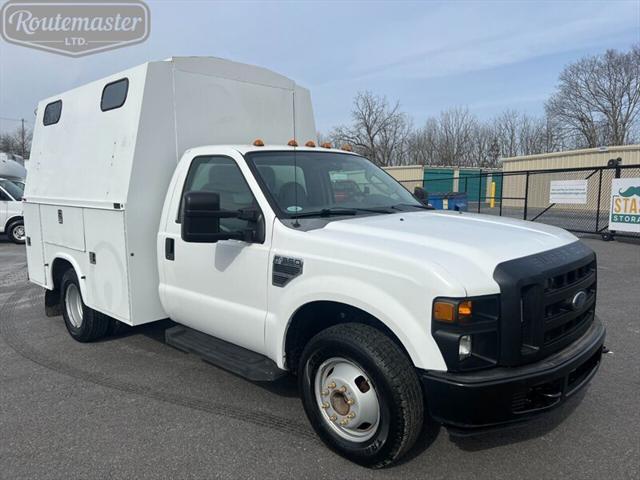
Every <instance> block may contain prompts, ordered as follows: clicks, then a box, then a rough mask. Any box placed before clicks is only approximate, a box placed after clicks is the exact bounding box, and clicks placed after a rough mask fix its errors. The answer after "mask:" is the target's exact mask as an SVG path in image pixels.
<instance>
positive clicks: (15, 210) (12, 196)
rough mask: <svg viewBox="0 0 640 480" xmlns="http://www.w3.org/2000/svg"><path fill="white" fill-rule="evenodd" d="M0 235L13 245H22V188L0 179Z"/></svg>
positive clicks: (23, 236)
mask: <svg viewBox="0 0 640 480" xmlns="http://www.w3.org/2000/svg"><path fill="white" fill-rule="evenodd" d="M0 233H4V234H6V235H7V236H8V237H9V240H11V241H12V242H14V243H24V239H25V234H24V222H23V220H22V187H21V186H20V185H19V184H18V183H16V182H12V181H11V180H8V179H6V178H0Z"/></svg>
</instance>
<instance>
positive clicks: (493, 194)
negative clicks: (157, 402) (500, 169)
mask: <svg viewBox="0 0 640 480" xmlns="http://www.w3.org/2000/svg"><path fill="white" fill-rule="evenodd" d="M489 206H490V207H491V208H493V207H495V206H496V182H491V201H490V202H489Z"/></svg>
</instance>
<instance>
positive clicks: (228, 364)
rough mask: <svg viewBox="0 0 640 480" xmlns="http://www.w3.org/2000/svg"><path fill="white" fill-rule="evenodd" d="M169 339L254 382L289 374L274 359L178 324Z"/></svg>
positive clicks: (170, 342)
mask: <svg viewBox="0 0 640 480" xmlns="http://www.w3.org/2000/svg"><path fill="white" fill-rule="evenodd" d="M164 338H165V342H166V343H167V344H168V345H171V346H172V347H174V348H177V349H178V350H182V351H183V352H187V353H194V354H196V355H198V356H199V357H200V358H202V360H204V361H205V362H207V363H211V364H212V365H215V366H216V367H220V368H222V369H224V370H228V371H229V372H231V373H235V374H236V375H239V376H241V377H244V378H246V379H248V380H251V381H253V382H271V381H274V380H277V379H279V378H281V377H283V376H285V375H286V374H287V372H286V371H285V370H281V369H279V368H278V366H277V365H276V363H275V362H274V361H273V360H270V359H269V358H267V357H265V356H264V355H260V354H259V353H255V352H252V351H251V350H247V349H246V348H242V347H239V346H237V345H234V344H232V343H229V342H225V341H224V340H220V339H219V338H216V337H212V336H211V335H207V334H206V333H202V332H198V331H197V330H194V329H192V328H189V327H185V326H182V325H177V326H175V327H171V328H168V329H167V330H165V333H164Z"/></svg>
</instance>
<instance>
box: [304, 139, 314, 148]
mask: <svg viewBox="0 0 640 480" xmlns="http://www.w3.org/2000/svg"><path fill="white" fill-rule="evenodd" d="M304 146H305V147H309V148H316V142H314V141H313V140H309V141H308V142H307V143H305V144H304Z"/></svg>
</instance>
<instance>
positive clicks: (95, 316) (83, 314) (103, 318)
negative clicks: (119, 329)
mask: <svg viewBox="0 0 640 480" xmlns="http://www.w3.org/2000/svg"><path fill="white" fill-rule="evenodd" d="M60 295H61V297H60V299H61V302H62V316H63V318H64V323H65V325H66V327H67V330H68V331H69V334H70V335H71V336H72V337H73V338H74V339H75V340H77V341H79V342H93V341H95V340H98V339H100V338H102V337H104V336H105V335H106V334H107V332H108V331H109V329H110V327H111V325H112V321H113V320H112V319H111V318H110V317H108V316H107V315H104V314H102V313H100V312H98V311H96V310H93V309H92V308H89V307H87V306H86V305H85V303H84V301H83V299H82V290H81V289H80V283H79V282H78V276H77V275H76V272H75V271H74V270H73V269H71V268H70V269H69V270H67V271H66V272H65V274H64V275H63V276H62V282H61V284H60Z"/></svg>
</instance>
